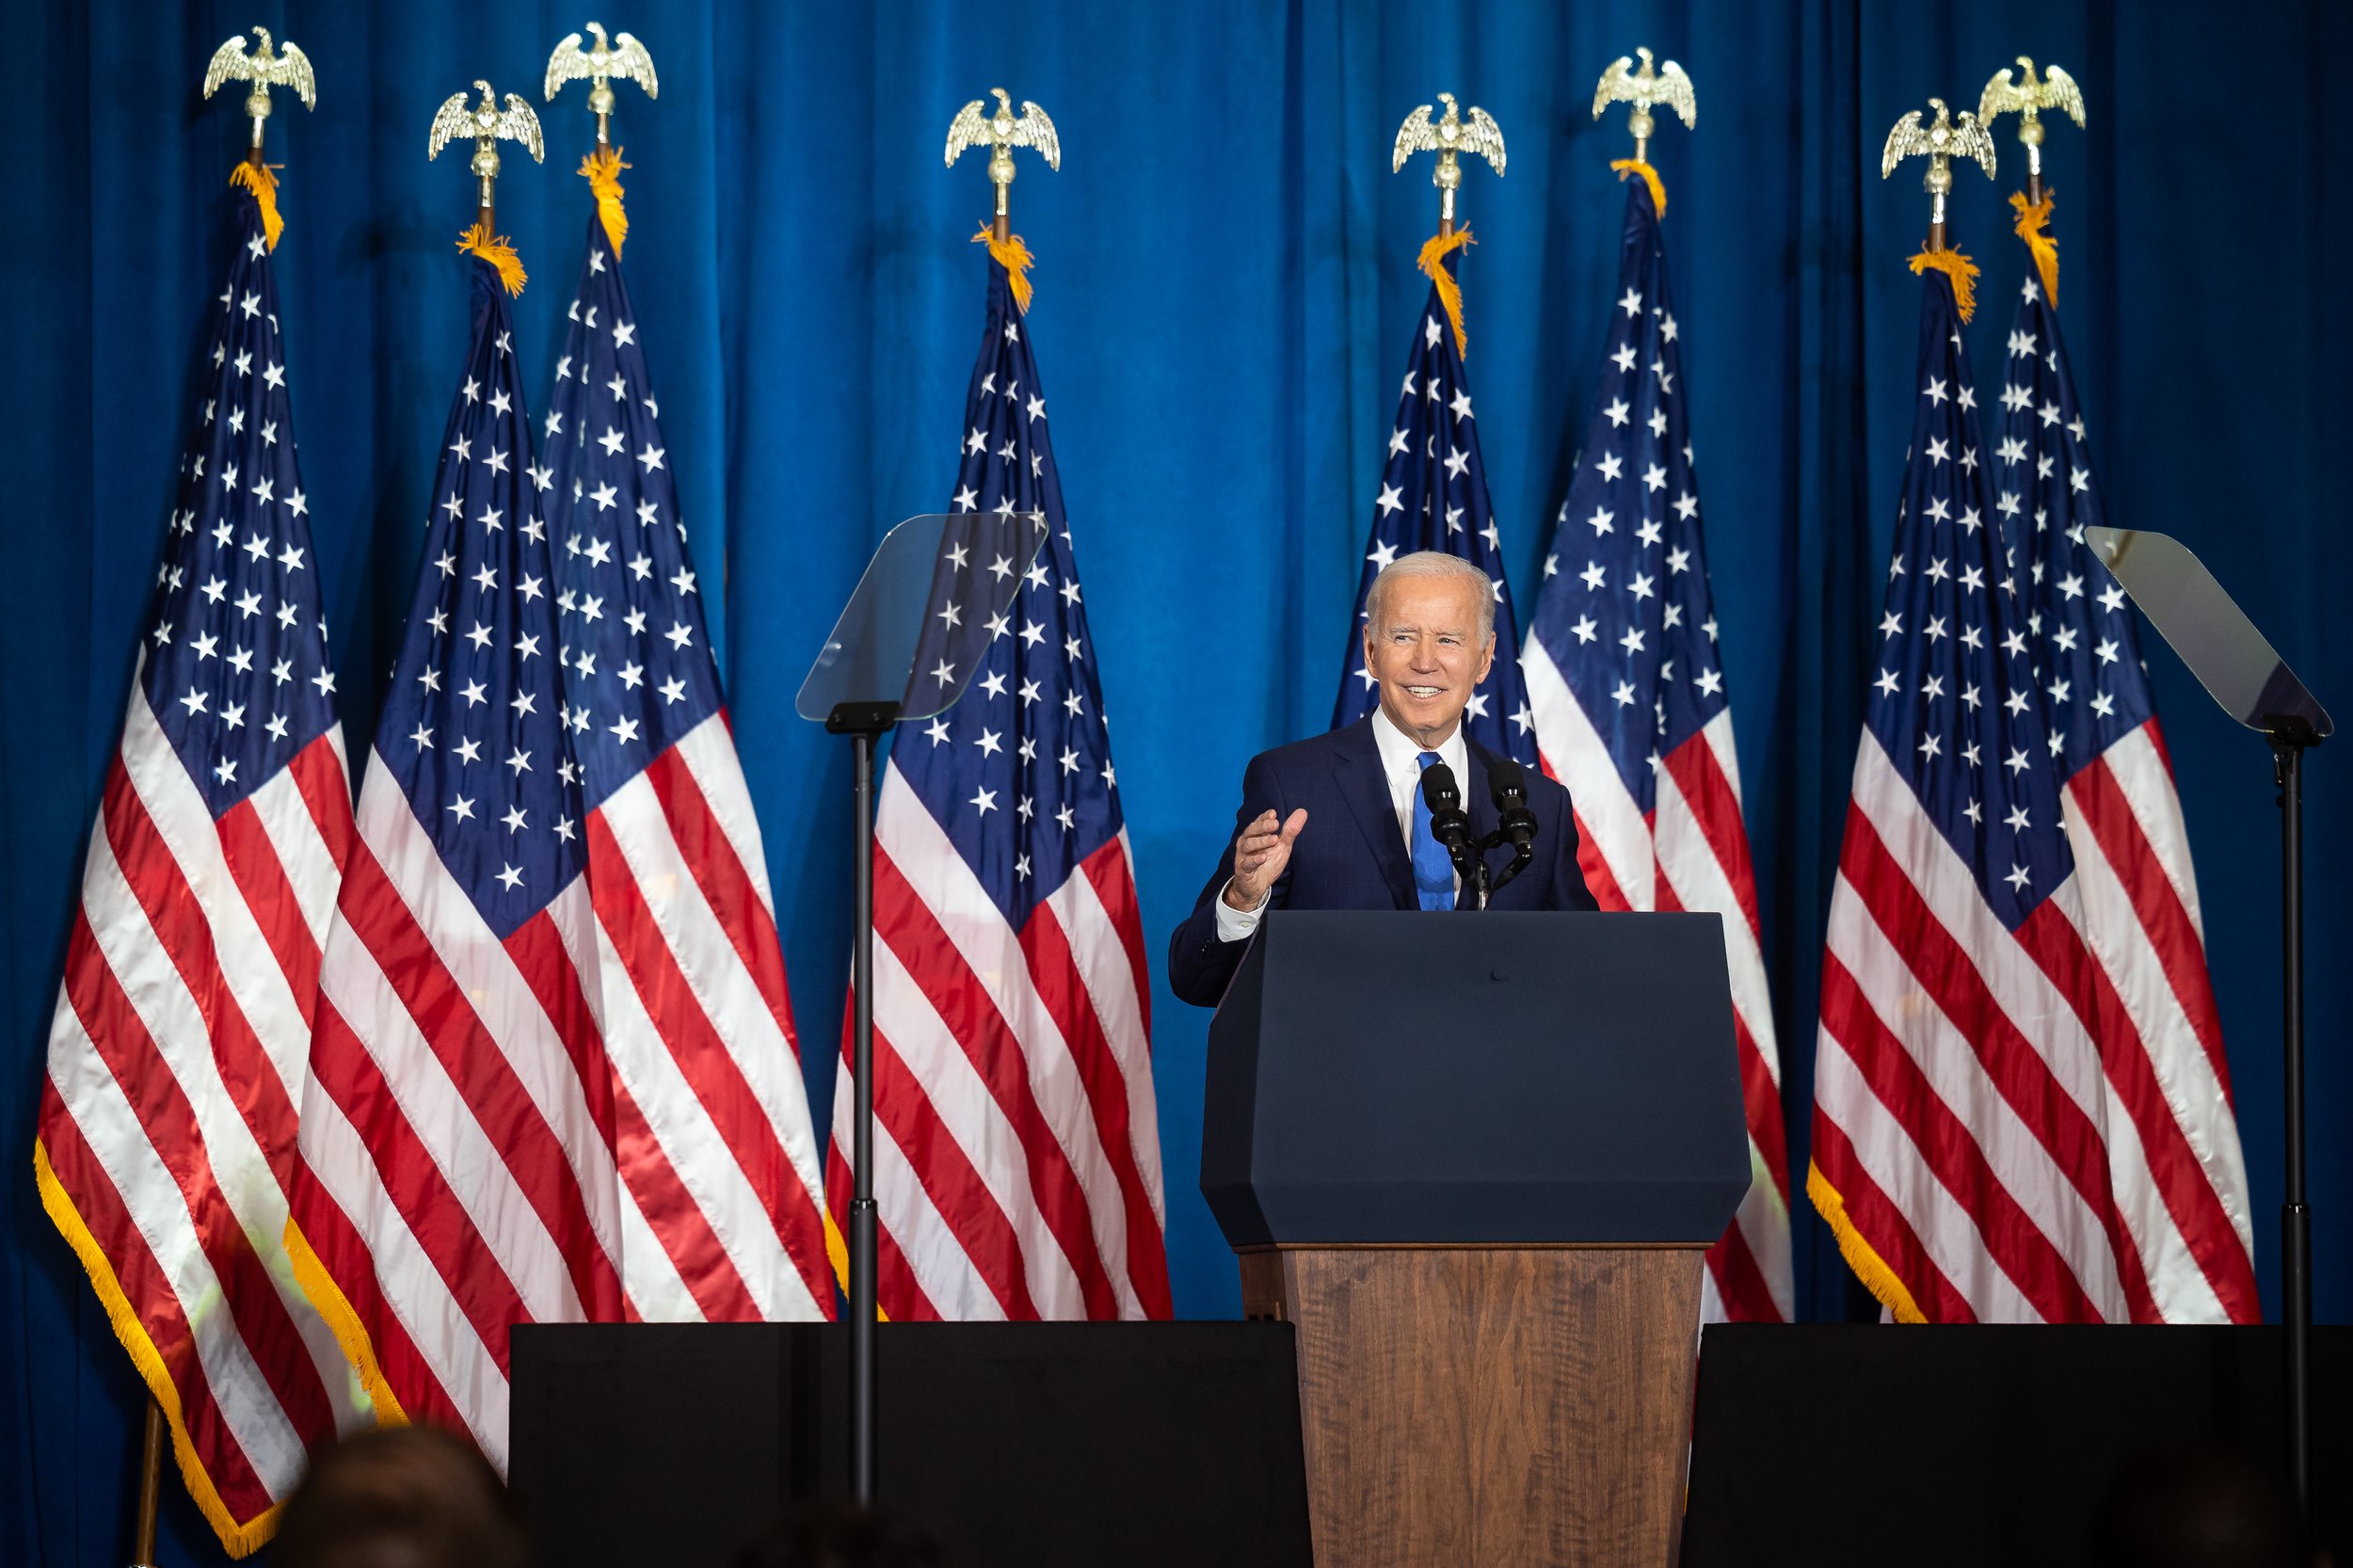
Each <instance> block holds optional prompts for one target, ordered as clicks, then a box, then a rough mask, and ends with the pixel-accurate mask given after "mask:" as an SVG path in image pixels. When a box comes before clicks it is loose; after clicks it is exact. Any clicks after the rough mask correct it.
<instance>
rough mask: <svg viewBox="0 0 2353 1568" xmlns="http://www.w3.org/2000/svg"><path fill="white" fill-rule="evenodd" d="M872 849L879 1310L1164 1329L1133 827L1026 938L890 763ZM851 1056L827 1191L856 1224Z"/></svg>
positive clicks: (838, 1218) (839, 1215)
mask: <svg viewBox="0 0 2353 1568" xmlns="http://www.w3.org/2000/svg"><path fill="white" fill-rule="evenodd" d="M874 840H875V845H874V861H875V865H874V923H875V932H874V1122H875V1126H874V1193H875V1199H876V1207H877V1209H878V1211H879V1216H880V1226H879V1228H880V1232H881V1240H880V1250H879V1256H880V1268H879V1285H880V1297H881V1304H882V1310H883V1312H884V1314H885V1315H886V1316H888V1317H890V1318H893V1319H901V1320H907V1319H945V1320H995V1319H1039V1318H1048V1319H1075V1318H1146V1317H1150V1318H1164V1317H1167V1316H1168V1314H1169V1310H1170V1304H1169V1290H1168V1270H1167V1263H1166V1260H1165V1257H1164V1255H1163V1252H1162V1246H1161V1240H1160V1238H1161V1233H1162V1230H1163V1228H1164V1226H1165V1224H1166V1214H1165V1209H1164V1207H1163V1200H1162V1196H1161V1191H1160V1142H1159V1128H1158V1122H1157V1113H1156V1111H1155V1102H1154V1097H1153V1092H1152V1068H1151V1040H1150V1013H1149V1008H1150V1000H1149V994H1148V990H1147V987H1148V985H1149V976H1148V972H1147V970H1146V969H1145V967H1144V926H1143V917H1142V912H1141V910H1140V908H1139V906H1138V904H1137V901H1136V892H1135V878H1134V872H1133V867H1132V863H1131V858H1130V855H1129V851H1128V840H1127V836H1126V834H1125V833H1122V834H1121V835H1120V836H1119V837H1118V838H1116V839H1114V840H1112V841H1111V842H1109V843H1107V844H1105V845H1104V846H1103V847H1102V848H1101V849H1100V850H1097V851H1096V853H1095V854H1094V855H1093V856H1090V857H1089V858H1088V859H1087V860H1085V861H1083V862H1081V863H1080V867H1079V868H1078V870H1077V871H1076V872H1074V873H1073V874H1072V875H1071V876H1070V878H1069V880H1067V881H1066V882H1064V884H1063V886H1062V887H1061V888H1057V889H1056V890H1055V891H1054V893H1053V894H1052V895H1051V896H1050V897H1049V898H1048V899H1047V900H1046V902H1045V903H1043V904H1040V905H1038V907H1037V909H1036V911H1035V912H1034V913H1033V914H1032V916H1031V918H1030V920H1029V923H1028V925H1027V926H1025V927H1024V928H1022V929H1021V930H1019V931H1016V930H1014V929H1013V928H1012V927H1011V926H1009V925H1008V924H1007V922H1006V920H1005V918H1004V916H1003V915H1002V914H1001V913H1000V911H999V910H998V908H997V906H996V904H994V903H992V902H991V900H990V899H989V896H988V894H987V892H986V890H985V889H984V888H983V887H982V886H981V883H980V881H979V879H978V878H977V877H975V876H974V875H973V873H972V871H971V868H970V867H969V866H968V864H967V863H966V861H965V859H964V857H963V856H961V855H959V854H958V853H957V851H956V848H955V845H954V844H953V843H952V841H951V840H950V839H949V838H948V836H947V834H946V833H945V832H944V831H942V829H941V828H940V826H939V824H938V822H937V821H936V819H935V818H934V817H933V816H932V814H931V812H930V811H929V810H928V809H927V808H925V807H924V805H923V803H922V801H921V800H920V798H918V796H917V795H916V793H915V792H914V791H913V790H912V789H911V788H909V787H908V785H907V784H906V782H905V780H904V778H903V777H901V776H900V774H899V772H898V769H897V767H896V766H895V765H894V766H892V767H890V768H888V769H887V770H886V773H885V776H884V781H883V789H882V799H881V805H880V808H879V809H878V811H877V814H876V820H875V828H874ZM843 1063H844V1073H843V1077H842V1078H841V1079H840V1080H839V1087H838V1088H837V1089H836V1091H835V1094H834V1117H833V1149H832V1156H831V1160H830V1162H829V1164H828V1166H827V1182H828V1186H827V1199H828V1202H829V1205H830V1207H831V1209H832V1213H833V1218H834V1222H835V1224H837V1225H838V1226H844V1227H846V1225H847V1224H848V1213H849V1193H850V1182H851V1172H850V1165H849V1159H848V1149H849V1146H850V1143H851V1137H852V1131H853V1128H852V1125H851V1095H850V1090H849V1080H848V1077H847V1064H848V1053H847V1040H846V1037H845V1041H844V1055H843Z"/></svg>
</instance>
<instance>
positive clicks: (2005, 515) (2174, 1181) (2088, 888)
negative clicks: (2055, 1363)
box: [1990, 278, 2262, 1323]
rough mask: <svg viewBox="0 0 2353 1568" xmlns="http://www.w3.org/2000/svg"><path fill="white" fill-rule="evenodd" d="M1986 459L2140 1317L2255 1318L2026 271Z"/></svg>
mask: <svg viewBox="0 0 2353 1568" xmlns="http://www.w3.org/2000/svg"><path fill="white" fill-rule="evenodd" d="M1996 457H1997V462H1996V464H1995V465H1994V466H1993V468H1992V469H1991V471H1990V477H1991V481H1992V485H1993V492H1994V497H1995V499H1994V507H1995V509H1996V510H1997V511H1998V512H1999V513H2000V514H2001V517H2002V522H2003V526H2004V527H2005V528H2006V529H2008V530H2011V531H2014V532H2015V531H2022V530H2024V529H2025V524H2026V522H2027V520H2029V519H2031V520H2032V522H2033V530H2032V532H2031V533H2029V534H2026V535H2025V545H2026V548H2025V557H2026V561H2027V571H2028V575H2029V577H2030V578H2031V580H2032V588H2031V590H2030V593H2029V598H2030V600H2031V601H2032V609H2031V611H2030V613H2029V616H2028V618H2027V632H2028V634H2029V635H2030V636H2031V637H2033V638H2034V639H2035V655H2036V659H2037V662H2038V669H2039V673H2038V677H2037V678H2038V680H2041V684H2042V691H2043V696H2044V698H2045V708H2044V712H2045V713H2046V715H2047V716H2048V719H2049V722H2050V723H2051V725H2052V726H2053V728H2054V729H2055V730H2056V732H2057V734H2056V738H2057V742H2058V744H2059V752H2058V772H2059V777H2060V779H2061V780H2062V788H2061V795H2060V798H2061V800H2062V802H2063V804H2064V806H2065V808H2066V824H2067V840H2068V847H2069V849H2070V851H2071V852H2072V853H2073V856H2074V859H2075V883H2076V888H2077V890H2078V896H2079V898H2080V899H2081V901H2082V920H2083V932H2084V936H2085V938H2086V941H2087V944H2088V945H2089V948H2090V950H2091V952H2092V953H2093V954H2094V955H2096V957H2097V960H2098V968H2099V974H2098V975H2097V976H2095V982H2094V983H2095V985H2096V986H2097V987H2098V990H2099V996H2100V1001H2101V1006H2102V1012H2101V1014H2100V1026H2101V1027H2100V1032H2099V1040H2100V1045H2101V1052H2102V1056H2103V1058H2104V1060H2105V1062H2106V1063H2107V1064H2108V1076H2109V1078H2110V1079H2111V1080H2112V1081H2113V1082H2114V1084H2115V1087H2116V1092H2117V1094H2118V1095H2119V1096H2120V1097H2121V1101H2122V1107H2123V1110H2124V1112H2125V1113H2126V1114H2127V1116H2128V1117H2129V1118H2130V1120H2131V1122H2132V1128H2133V1139H2134V1141H2137V1143H2138V1144H2139V1146H2140V1149H2141V1158H2142V1159H2143V1160H2145V1161H2146V1168H2145V1170H2142V1169H2140V1168H2137V1167H2135V1166H2132V1165H2130V1164H2127V1165H2126V1166H2124V1167H2123V1168H2122V1169H2121V1171H2120V1173H2119V1176H2118V1177H2117V1179H2118V1181H2119V1183H2120V1184H2122V1183H2124V1182H2126V1181H2127V1180H2129V1181H2132V1182H2136V1183H2137V1182H2153V1183H2154V1185H2155V1187H2156V1190H2157V1192H2159V1194H2160V1195H2161V1197H2162V1201H2163V1203H2164V1207H2165V1208H2166V1211H2167V1212H2168V1214H2169V1216H2170V1217H2171V1222H2172V1223H2171V1225H2170V1227H2165V1226H2160V1227H2158V1228H2157V1229H2156V1230H2155V1231H2154V1233H2153V1235H2152V1236H2150V1237H2148V1238H2145V1239H2143V1240H2142V1241H2141V1252H2142V1256H2143V1258H2144V1266H2145V1268H2146V1270H2147V1272H2148V1275H2149V1288H2150V1291H2151V1294H2152V1295H2153V1298H2154V1301H2155V1307H2156V1313H2157V1315H2158V1316H2160V1317H2162V1318H2164V1319H2165V1320H2168V1321H2170V1322H2249V1323H2251V1322H2260V1321H2261V1320H2262V1308H2261V1304H2259V1303H2258V1301H2257V1300H2256V1295H2255V1274H2254V1265H2253V1261H2252V1247H2253V1236H2252V1231H2251V1227H2250V1218H2251V1216H2250V1214H2249V1204H2248V1194H2247V1167H2246V1164H2245V1162H2244V1160H2242V1159H2241V1157H2240V1153H2239V1139H2238V1122H2237V1120H2236V1118H2235V1116H2234V1115H2233V1111H2232V1104H2231V1077H2230V1069H2229V1067H2228V1065H2227V1064H2225V1063H2224V1061H2223V1056H2222V1026H2221V1020H2220V1018H2219V1017H2218V1016H2217V1013H2216V1011H2215V1002H2214V987H2213V985H2212V984H2211V983H2210V982H2209V981H2208V979H2207V976H2206V948H2205V934H2204V927H2203V923H2202V922H2201V919H2200V916H2199V909H2198V882H2197V877H2196V875H2195V873H2194V872H2192V870H2191V867H2190V859H2189V838H2188V835H2187V832H2186V831H2185V828H2184V826H2183V823H2182V803H2181V799H2180V797H2179V795H2177V794H2176V793H2175V792H2174V788H2173V768H2172V763H2171V761H2170V760H2169V758H2168V756H2167V754H2166V749H2165V739H2164V736H2163V735H2162V734H2161V733H2160V732H2159V730H2158V728H2157V712H2156V703H2155V699H2154V697H2153V696H2152V695H2151V693H2150V690H2149V677H2148V673H2147V672H2146V671H2145V670H2144V669H2142V667H2141V663H2140V648H2139V644H2138V639H2137V636H2136V635H2135V632H2134V627H2133V614H2132V611H2131V609H2130V608H2129V606H2128V605H2127V604H2126V602H2125V599H2124V590H2123V589H2122V588H2121V587H2119V586H2118V585H2117V582H2116V579H2115V578H2114V577H2112V576H2110V575H2109V573H2108V568H2106V567H2105V566H2103V565H2101V564H2100V560H2099V557H2098V556H2096V555H2094V554H2093V553H2092V552H2091V550H2090V548H2089V546H2088V545H2087V544H2086V543H2085V542H2084V530H2085V529H2086V528H2096V527H2099V526H2100V525H2101V524H2102V523H2104V522H2105V514H2104V512H2103V511H2102V508H2101V505H2100V492H2099V489H2098V488H2097V487H2095V486H2094V485H2093V483H2092V477H2091V456H2090V452H2089V448H2088V447H2087V446H2086V445H2085V440H2084V422H2083V414H2082V412H2081V410H2080V408H2079V407H2078V406H2077V404H2076V401H2075V386H2074V380H2073V376H2071V375H2070V374H2069V372H2068V368H2067V349H2066V346H2065V344H2062V343H2061V341H2060V339H2059V328H2058V317H2057V313H2056V312H2054V311H2053V310H2052V308H2051V305H2050V302H2049V301H2048V300H2047V299H2045V298H2044V296H2043V291H2042V286H2041V284H2040V283H2038V282H2036V281H2035V280H2033V279H2031V278H2029V279H2027V280H2026V281H2025V286H2024V288H2023V290H2022V291H2021V294H2020V297H2019V302H2018V313H2017V317H2016V319H2015V320H2014V321H2013V322H2012V324H2011V327H2010V335H2009V370H2008V381H2007V384H2006V385H2005V386H2004V388H2003V389H2002V441H2001V446H2000V448H1999V450H1998V452H1997V453H1996ZM2114 1162H2115V1157H2114V1153H2113V1150H2112V1152H2111V1163H2114Z"/></svg>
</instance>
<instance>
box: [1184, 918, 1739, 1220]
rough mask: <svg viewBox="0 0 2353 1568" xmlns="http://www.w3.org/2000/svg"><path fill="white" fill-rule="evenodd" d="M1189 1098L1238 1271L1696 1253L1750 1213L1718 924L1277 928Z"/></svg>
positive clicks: (1263, 941) (1268, 932)
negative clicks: (1465, 1257)
mask: <svg viewBox="0 0 2353 1568" xmlns="http://www.w3.org/2000/svg"><path fill="white" fill-rule="evenodd" d="M1203 1097H1204V1114H1203V1123H1202V1136H1201V1191H1202V1194H1203V1196H1204V1197H1206V1198H1207V1199H1208V1200H1209V1208H1210V1211H1211V1212H1212V1213H1214V1214H1215V1215H1216V1216H1217V1222H1218V1224H1219V1226H1220V1227H1221V1228H1222V1229H1223V1230H1224V1231H1225V1239H1226V1240H1227V1241H1228V1242H1230V1243H1231V1244H1232V1245H1233V1246H1234V1247H1236V1248H1237V1249H1240V1248H1244V1247H1253V1246H1266V1245H1271V1244H1276V1243H1293V1244H1303V1245H1327V1246H1328V1245H1335V1244H1340V1245H1345V1244H1351V1243H1356V1244H1384V1243H1388V1244H1400V1243H1402V1244H1412V1243H1423V1244H1427V1243H1433V1242H1445V1243H1479V1244H1488V1245H1503V1246H1513V1245H1528V1244H1548V1243H1558V1242H1575V1243H1584V1244H1588V1245H1605V1246H1606V1245H1613V1244H1626V1243H1658V1242H1680V1243H1686V1244H1690V1245H1698V1246H1705V1245H1706V1244H1707V1243H1708V1242H1711V1241H1713V1240H1715V1239H1716V1238H1717V1237H1719V1236H1721V1235H1722V1234H1723V1229H1724V1226H1725V1225H1726V1224H1729V1223H1730V1222H1731V1220H1732V1215H1733V1210H1734V1209H1736V1208H1738V1207H1739V1203H1740V1200H1741V1198H1742V1197H1743V1196H1745V1195H1746V1194H1747V1192H1748V1190H1749V1176H1750V1167H1749V1138H1748V1124H1747V1122H1746V1120H1745V1119H1744V1118H1743V1116H1742V1113H1741V1108H1740V1068H1739V1058H1738V1046H1737V1041H1736V1038H1735V1034H1734V1025H1733V1013H1732V989H1731V982H1730V980H1729V978H1728V976H1727V973H1726V969H1725V964H1724V943H1723V928H1722V925H1721V921H1720V920H1718V918H1717V917H1716V916H1714V915H1694V914H1665V915H1627V914H1611V915H1592V914H1572V913H1565V912H1545V913H1535V912H1521V911H1513V912H1509V913H1497V912H1495V911H1488V912H1486V913H1482V914H1477V915H1469V914H1456V915H1449V916H1442V917H1441V916H1432V915H1427V914H1422V913H1419V912H1400V911H1397V910H1304V909H1283V910H1276V911H1274V912H1273V913H1271V914H1269V915H1268V916H1267V918H1266V920H1265V923H1264V924H1263V925H1262V926H1261V927H1260V928H1259V932H1258V936H1257V941H1255V942H1254V943H1253V944H1252V946H1251V950H1250V951H1249V952H1247V953H1245V954H1244V955H1243V956H1242V961H1241V967H1240V968H1238V969H1237V970H1236V971H1235V974H1234V980H1233V984H1231V985H1230V986H1229V987H1228V988H1227V990H1226V993H1225V1000H1223V1001H1222V1002H1220V1003H1219V1004H1218V1010H1217V1016H1216V1017H1215V1018H1213V1019H1212V1020H1211V1021H1210V1024H1209V1065H1208V1076H1207V1080H1206V1081H1205V1084H1204V1096H1203Z"/></svg>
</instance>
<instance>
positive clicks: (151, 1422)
mask: <svg viewBox="0 0 2353 1568" xmlns="http://www.w3.org/2000/svg"><path fill="white" fill-rule="evenodd" d="M163 1486H164V1407H163V1406H162V1405H160V1404H157V1403H156V1402H155V1396H153V1395H152V1394H150V1395H149V1396H148V1397H147V1430H146V1432H145V1434H144V1435H142V1436H141V1437H140V1439H139V1503H138V1512H137V1513H136V1514H135V1515H134V1516H133V1524H132V1528H131V1565H132V1568H155V1508H156V1505H157V1503H158V1502H160V1501H161V1500H162V1495H163Z"/></svg>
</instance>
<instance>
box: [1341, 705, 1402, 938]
mask: <svg viewBox="0 0 2353 1568" xmlns="http://www.w3.org/2000/svg"><path fill="white" fill-rule="evenodd" d="M1338 739H1339V744H1338V745H1337V747H1336V748H1335V750H1336V755H1335V756H1334V758H1333V772H1334V773H1335V774H1336V775H1337V782H1338V784H1339V791H1340V797H1341V798H1342V799H1343V800H1346V801H1347V802H1348V809H1349V812H1350V814H1351V815H1353V817H1355V819H1356V825H1357V827H1358V828H1360V829H1361V830H1362V831H1363V833H1364V835H1365V842H1366V843H1368V844H1369V845H1370V846H1371V848H1372V863H1373V864H1374V865H1375V866H1378V867H1379V868H1380V869H1381V880H1382V881H1384V882H1385V883H1386V884H1388V888H1389V897H1390V898H1391V899H1392V900H1393V901H1395V903H1396V904H1397V907H1399V908H1400V909H1417V908H1419V907H1420V901H1419V900H1418V899H1417V897H1416V896H1415V894H1414V863H1413V861H1412V860H1411V859H1410V858H1409V857H1408V856H1407V855H1406V853H1405V837H1404V835H1403V834H1401V833H1400V832H1399V831H1398V830H1397V807H1396V805H1395V803H1394V802H1392V801H1391V799H1390V798H1389V780H1388V776H1387V775H1386V774H1385V773H1383V772H1382V770H1381V748H1380V746H1379V745H1377V744H1374V741H1373V738H1372V721H1371V720H1370V719H1369V718H1364V719H1358V720H1357V721H1356V722H1355V723H1354V724H1352V725H1350V726H1349V727H1348V728H1345V729H1343V730H1341V731H1340V732H1339V737H1338Z"/></svg>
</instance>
